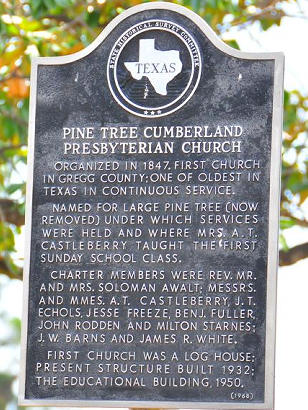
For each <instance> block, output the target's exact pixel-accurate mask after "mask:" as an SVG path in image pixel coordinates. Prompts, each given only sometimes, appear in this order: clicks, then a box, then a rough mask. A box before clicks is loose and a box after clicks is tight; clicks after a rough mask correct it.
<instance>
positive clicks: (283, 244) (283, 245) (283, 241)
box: [279, 234, 289, 252]
mask: <svg viewBox="0 0 308 410" xmlns="http://www.w3.org/2000/svg"><path fill="white" fill-rule="evenodd" d="M279 243H280V245H281V248H282V250H283V251H284V252H287V251H288V250H289V247H288V244H287V241H286V238H285V237H284V236H283V235H282V234H280V235H279Z"/></svg>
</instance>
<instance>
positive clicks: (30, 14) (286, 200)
mask: <svg viewBox="0 0 308 410" xmlns="http://www.w3.org/2000/svg"><path fill="white" fill-rule="evenodd" d="M142 2H143V1H142V0H123V1H117V0H0V15H1V18H0V34H1V39H0V167H1V170H0V273H2V274H6V275H8V276H9V277H15V278H21V269H20V268H19V267H18V266H17V265H16V263H15V261H14V248H15V238H16V235H18V233H19V232H20V228H21V226H22V225H23V224H24V197H25V175H26V173H25V164H26V158H27V121H28V111H29V76H30V69H31V57H33V56H61V55H65V54H70V53H74V52H76V51H79V50H81V49H82V48H84V47H85V46H87V45H88V44H90V43H91V42H92V41H93V39H94V38H95V37H96V36H97V35H98V34H99V33H100V31H101V30H102V29H103V28H104V27H105V26H106V25H107V24H108V23H109V22H110V21H111V20H112V19H113V18H114V17H115V16H117V15H118V14H119V13H121V12H122V11H123V10H124V9H126V8H128V7H131V6H134V5H136V4H139V3H142ZM173 2H174V3H178V4H181V5H183V6H186V7H188V8H190V9H193V10H194V11H196V12H197V13H198V14H199V15H200V16H201V17H203V18H204V19H205V20H206V21H207V22H208V23H209V24H210V26H211V27H212V28H214V30H215V31H216V33H217V34H218V35H219V36H222V35H223V34H224V33H226V32H228V30H230V28H232V27H238V28H239V29H245V28H246V27H247V26H249V25H252V24H259V25H260V26H261V28H262V29H263V30H267V29H268V28H269V27H271V26H273V25H279V24H280V22H281V19H282V18H283V17H284V16H285V15H286V14H285V11H284V8H283V4H284V3H287V2H288V1H287V0H284V1H275V0H274V1H273V0H233V1H230V0H177V1H173ZM229 43H230V45H231V46H233V47H237V43H236V41H234V40H233V41H232V40H231V41H229ZM307 110H308V99H307V97H304V96H303V95H301V93H300V91H298V90H294V91H292V92H285V120H284V130H285V132H284V140H283V168H282V195H281V230H282V231H281V243H282V248H283V249H282V252H281V257H280V262H281V264H290V263H294V262H296V261H297V260H299V259H301V258H303V257H306V256H308V244H303V245H302V246H301V247H300V249H298V248H297V249H295V248H291V249H289V248H288V246H287V242H286V240H285V239H284V236H283V231H284V230H285V229H288V228H290V227H293V226H295V225H299V226H302V227H305V228H308V221H307V219H306V217H305V214H304V211H303V204H304V202H305V201H306V200H307V197H308V177H307Z"/></svg>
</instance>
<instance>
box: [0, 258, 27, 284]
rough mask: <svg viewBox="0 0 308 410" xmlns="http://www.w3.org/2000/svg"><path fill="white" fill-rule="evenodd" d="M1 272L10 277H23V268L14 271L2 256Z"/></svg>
mask: <svg viewBox="0 0 308 410" xmlns="http://www.w3.org/2000/svg"><path fill="white" fill-rule="evenodd" d="M1 273H2V274H3V275H6V276H8V277H9V278H10V279H22V269H21V268H18V270H17V271H16V272H12V270H11V269H9V267H8V266H7V264H6V262H5V260H4V259H2V258H0V274H1Z"/></svg>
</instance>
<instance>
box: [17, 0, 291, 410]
mask: <svg viewBox="0 0 308 410" xmlns="http://www.w3.org/2000/svg"><path fill="white" fill-rule="evenodd" d="M157 9H164V10H170V11H173V12H176V13H178V14H181V15H184V16H185V17H187V18H189V19H190V20H192V21H193V22H194V23H195V24H196V25H197V26H198V27H199V29H200V30H201V31H202V32H203V33H204V34H205V35H206V36H207V37H208V39H209V40H210V41H211V42H212V44H213V45H214V46H215V47H216V48H217V49H219V50H221V51H222V52H224V53H226V54H227V55H229V56H232V57H237V58H241V59H247V60H254V59H258V60H274V62H275V68H274V92H273V112H272V141H271V142H272V143H271V166H270V192H269V226H268V258H267V300H266V303H267V307H266V333H265V339H266V340H265V384H264V387H265V392H264V402H260V403H247V402H246V403H240V402H234V403H232V402H189V401H130V400H121V401H112V400H62V399H59V400H57V399H26V398H25V383H26V354H27V339H28V338H27V336H28V334H27V333H28V309H29V300H28V298H29V272H30V260H31V230H32V196H33V168H34V147H35V117H36V97H37V69H38V66H39V65H62V64H68V63H71V62H74V61H77V60H80V59H82V58H84V57H86V56H87V55H89V54H90V53H91V52H92V51H94V50H95V49H96V48H97V47H98V46H99V45H100V44H101V43H102V42H103V41H104V39H105V38H106V37H107V36H108V35H109V34H110V33H111V32H112V31H113V30H114V29H115V28H116V26H117V25H118V24H120V23H121V22H122V21H123V20H125V19H126V18H127V17H129V16H132V15H134V14H137V13H140V12H143V11H147V10H157ZM283 74H284V55H283V53H281V52H273V53H271V52H266V53H248V52H243V51H239V50H236V49H234V48H232V47H229V46H228V45H227V44H225V43H224V42H223V41H222V40H220V39H219V38H218V36H217V35H216V34H215V32H214V31H213V30H212V28H211V27H210V26H209V25H208V24H207V23H206V22H205V21H204V20H203V19H202V18H201V17H200V16H198V15H197V14H196V13H194V12H193V11H191V10H189V9H187V8H185V7H183V6H179V5H176V4H173V3H168V2H160V1H159V2H153V3H144V4H140V5H137V6H134V7H131V8H129V9H128V10H126V11H124V12H123V13H121V14H120V15H119V16H117V17H115V18H114V19H113V20H112V21H111V22H110V23H109V24H108V26H107V27H106V28H105V29H104V30H103V31H102V32H101V33H100V35H99V36H98V37H97V38H96V39H95V40H94V41H93V42H92V43H91V44H90V45H89V46H87V47H86V48H85V49H83V50H81V51H79V52H77V53H74V54H70V55H67V56H61V57H34V58H33V59H32V65H31V91H30V113H29V127H28V135H29V150H28V175H27V194H26V218H25V219H26V228H25V258H24V284H23V313H22V335H21V361H20V377H19V394H18V404H19V405H21V406H57V407H65V406H66V407H72V408H74V407H75V408H77V407H93V408H94V407H109V408H112V407H118V408H123V407H125V408H127V407H130V408H133V407H135V408H138V407H139V408H177V409H179V408H183V409H184V408H188V409H197V408H199V409H200V408H202V409H208V410H210V409H212V410H227V409H229V410H236V409H237V410H254V409H256V410H273V409H274V389H275V386H274V382H275V337H276V299H277V268H278V256H279V253H278V235H279V214H280V208H279V205H280V168H281V138H282V121H283Z"/></svg>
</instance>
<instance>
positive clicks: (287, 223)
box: [280, 217, 295, 229]
mask: <svg viewBox="0 0 308 410" xmlns="http://www.w3.org/2000/svg"><path fill="white" fill-rule="evenodd" d="M294 225H295V221H294V220H293V219H290V218H285V217H282V218H280V229H288V228H292V226H294Z"/></svg>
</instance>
